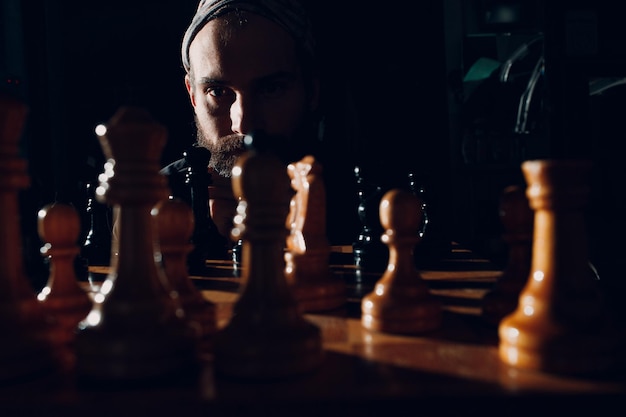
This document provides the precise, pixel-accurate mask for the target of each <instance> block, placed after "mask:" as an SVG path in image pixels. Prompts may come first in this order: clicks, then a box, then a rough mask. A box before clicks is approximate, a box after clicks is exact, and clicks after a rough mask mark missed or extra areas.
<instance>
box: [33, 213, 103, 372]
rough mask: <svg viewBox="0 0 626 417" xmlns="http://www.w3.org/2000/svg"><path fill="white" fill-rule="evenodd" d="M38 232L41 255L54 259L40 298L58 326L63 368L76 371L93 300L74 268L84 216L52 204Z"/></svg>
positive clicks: (42, 219)
mask: <svg viewBox="0 0 626 417" xmlns="http://www.w3.org/2000/svg"><path fill="white" fill-rule="evenodd" d="M37 230H38V232H39V236H40V237H41V239H42V241H43V242H44V246H43V248H42V249H41V253H42V255H44V256H46V257H48V258H49V260H50V261H49V265H50V274H49V276H48V282H47V283H46V286H45V287H43V288H42V290H41V291H40V292H39V294H38V295H37V299H38V300H39V301H40V302H41V303H42V304H43V306H44V307H45V309H46V310H47V311H48V313H49V314H50V315H51V316H52V317H54V319H55V320H56V322H57V324H58V326H56V328H55V333H54V334H53V337H54V338H55V339H57V340H58V341H59V343H60V345H61V346H62V347H63V349H62V350H61V353H62V354H63V356H62V357H61V358H60V359H61V361H62V362H61V365H62V366H63V369H65V370H67V371H73V369H74V365H75V354H74V341H75V334H76V328H77V326H78V323H80V322H81V321H82V320H83V319H84V318H85V317H86V316H87V314H88V313H89V311H90V310H91V307H92V301H91V298H90V297H89V295H88V294H87V291H86V290H85V289H83V288H82V287H81V286H80V284H79V282H78V278H77V276H76V271H75V267H74V261H75V259H76V257H77V255H78V254H79V253H80V247H79V245H78V239H79V236H80V217H79V215H78V212H77V211H76V210H75V209H74V207H72V206H70V205H67V204H62V203H53V204H49V205H47V206H45V207H43V208H42V209H41V210H40V211H39V215H38V223H37Z"/></svg>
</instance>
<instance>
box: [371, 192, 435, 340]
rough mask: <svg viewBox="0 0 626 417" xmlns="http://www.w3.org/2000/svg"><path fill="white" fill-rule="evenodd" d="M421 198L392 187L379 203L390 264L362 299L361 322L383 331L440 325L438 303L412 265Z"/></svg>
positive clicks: (407, 331)
mask: <svg viewBox="0 0 626 417" xmlns="http://www.w3.org/2000/svg"><path fill="white" fill-rule="evenodd" d="M420 203H421V201H420V199H419V198H418V197H417V196H416V195H415V194H413V193H411V192H409V191H405V190H400V189H392V190H389V191H388V192H386V193H385V195H384V196H383V198H382V200H381V202H380V221H381V224H382V226H383V227H384V228H385V233H384V234H383V235H382V238H381V240H382V241H383V242H384V243H385V244H386V245H387V246H388V247H389V258H388V259H389V262H388V264H389V266H388V268H387V270H386V271H385V272H384V274H383V276H382V277H381V278H380V280H378V282H377V283H376V286H375V287H374V291H372V292H371V293H369V294H367V295H366V296H365V297H363V299H362V300H361V312H362V316H361V323H362V325H363V327H365V328H367V329H369V330H375V331H380V332H386V333H405V334H410V333H421V332H427V331H431V330H435V329H437V328H439V327H440V326H441V322H442V306H441V302H440V301H439V300H438V299H437V298H435V296H433V295H432V294H431V293H430V290H429V288H428V286H427V284H426V281H424V279H423V278H422V277H421V275H420V273H419V272H418V270H417V268H416V266H415V259H414V256H413V251H414V249H415V246H416V244H418V242H419V239H420V238H419V229H420V225H421V222H422V206H421V204H420Z"/></svg>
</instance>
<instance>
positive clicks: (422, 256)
mask: <svg viewBox="0 0 626 417" xmlns="http://www.w3.org/2000/svg"><path fill="white" fill-rule="evenodd" d="M425 183H426V181H425V180H424V179H423V178H420V177H419V176H418V175H416V174H415V173H414V172H409V173H408V185H409V191H411V192H412V193H413V194H415V195H416V196H417V197H418V198H419V199H420V204H421V210H422V213H423V218H422V224H421V226H420V229H419V238H420V244H419V245H417V247H416V248H415V250H414V252H413V255H414V258H415V263H416V265H417V266H418V267H419V268H429V267H434V266H435V265H436V264H437V262H439V261H441V259H442V258H444V257H445V256H446V255H448V254H449V252H450V250H451V243H450V241H449V240H448V236H447V233H446V232H445V230H444V228H443V226H442V221H441V216H439V213H438V212H437V210H436V207H435V206H436V205H435V204H432V203H433V201H432V200H433V197H432V195H431V194H430V193H429V192H428V190H427V188H428V187H427V186H426V184H425Z"/></svg>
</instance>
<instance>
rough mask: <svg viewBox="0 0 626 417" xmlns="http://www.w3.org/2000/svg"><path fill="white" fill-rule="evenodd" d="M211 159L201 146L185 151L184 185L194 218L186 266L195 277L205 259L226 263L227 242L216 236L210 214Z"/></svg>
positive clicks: (200, 271) (209, 154)
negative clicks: (209, 168)
mask: <svg viewBox="0 0 626 417" xmlns="http://www.w3.org/2000/svg"><path fill="white" fill-rule="evenodd" d="M210 157H211V153H210V152H209V150H208V149H206V148H202V147H200V146H192V147H191V148H189V149H188V150H187V151H185V159H186V160H187V163H188V165H189V167H188V169H187V174H186V178H185V181H186V184H187V186H188V187H189V191H190V204H191V209H192V212H193V214H194V217H195V220H194V224H195V226H194V230H193V235H192V237H191V241H192V242H193V249H192V250H191V252H190V253H189V255H188V256H187V263H188V265H189V270H190V272H191V273H193V274H198V275H201V274H202V273H203V271H204V270H205V268H206V260H207V259H228V248H227V239H226V238H225V237H224V236H222V235H220V234H219V232H218V230H217V226H216V225H215V223H214V222H213V219H212V218H211V215H210V212H209V198H210V193H209V185H211V183H212V179H211V174H209V171H208V166H209V158H210Z"/></svg>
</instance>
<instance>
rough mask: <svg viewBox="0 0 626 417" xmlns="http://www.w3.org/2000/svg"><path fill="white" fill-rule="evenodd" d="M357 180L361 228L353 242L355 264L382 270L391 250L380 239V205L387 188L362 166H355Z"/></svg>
mask: <svg viewBox="0 0 626 417" xmlns="http://www.w3.org/2000/svg"><path fill="white" fill-rule="evenodd" d="M354 174H355V176H356V181H357V193H358V198H359V205H358V207H357V212H358V216H359V220H360V222H361V230H360V231H359V234H358V235H357V238H356V241H355V242H354V243H353V244H352V251H353V254H354V264H355V265H356V266H357V267H358V268H359V269H361V270H363V271H370V272H382V271H384V270H385V268H386V267H387V258H388V254H389V251H388V249H387V247H386V246H385V245H384V244H383V243H382V241H381V240H380V237H381V235H382V234H383V228H382V226H381V224H380V218H379V214H378V205H379V203H380V200H381V198H382V196H383V194H384V193H385V191H386V190H385V189H384V188H383V187H382V186H380V185H378V184H375V183H374V182H373V181H371V179H370V178H368V177H367V176H366V175H365V174H364V173H363V169H362V167H360V166H356V167H355V168H354Z"/></svg>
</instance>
